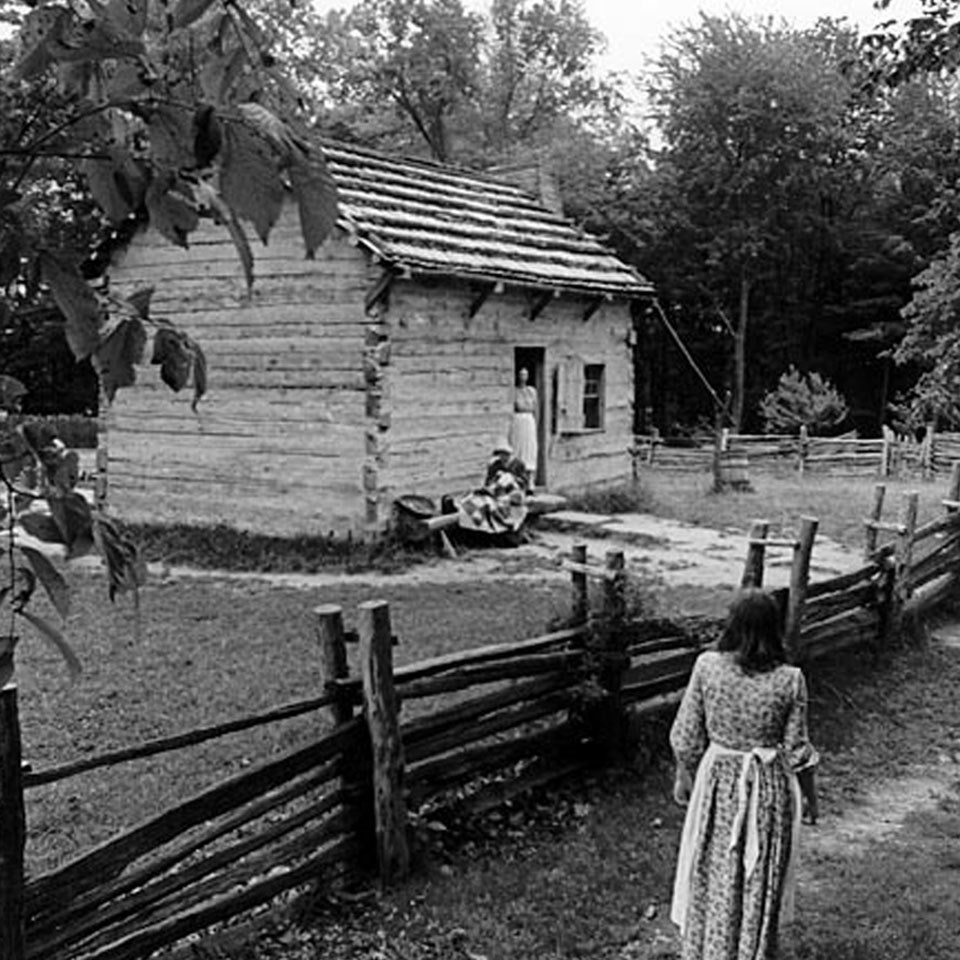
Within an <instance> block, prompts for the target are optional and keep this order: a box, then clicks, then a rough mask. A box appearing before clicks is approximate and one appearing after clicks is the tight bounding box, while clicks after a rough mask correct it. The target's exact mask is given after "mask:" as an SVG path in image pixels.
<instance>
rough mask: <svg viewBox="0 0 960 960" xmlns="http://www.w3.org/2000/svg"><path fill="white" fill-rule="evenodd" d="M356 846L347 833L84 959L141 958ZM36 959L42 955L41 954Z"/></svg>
mask: <svg viewBox="0 0 960 960" xmlns="http://www.w3.org/2000/svg"><path fill="white" fill-rule="evenodd" d="M356 846H357V844H356V841H355V840H354V839H353V838H351V837H344V838H342V839H340V840H338V841H336V842H335V843H334V844H332V845H331V846H329V847H327V848H325V849H324V850H322V851H320V852H319V853H317V854H314V855H311V856H309V857H307V858H306V859H305V860H304V861H302V862H301V863H299V864H297V865H296V866H295V867H291V868H290V869H289V870H287V871H286V872H284V873H280V874H274V875H272V876H270V877H267V878H266V879H263V880H260V881H258V882H257V883H253V884H250V885H249V886H246V887H244V888H243V889H242V890H239V891H235V892H231V893H227V894H223V895H221V896H219V897H217V898H216V899H213V900H211V901H209V902H206V903H203V904H200V905H198V906H194V907H192V908H189V909H186V910H183V911H181V912H180V913H177V914H174V915H173V916H170V917H166V918H164V919H163V920H159V921H156V922H153V923H151V924H150V925H149V926H143V927H141V928H140V929H136V928H135V929H133V930H131V931H130V932H129V933H127V934H125V935H124V936H122V938H120V939H119V940H117V941H116V942H114V943H111V944H108V945H106V946H103V947H100V948H98V949H96V950H94V951H92V952H89V953H85V954H84V956H83V960H140V958H142V957H144V956H148V955H149V954H151V953H153V952H154V951H156V950H159V949H160V948H162V947H165V946H168V945H170V944H172V943H176V942H177V941H178V940H181V939H183V938H184V937H186V936H189V935H190V934H192V933H196V932H198V931H200V930H204V929H206V928H207V927H209V926H212V925H213V924H215V923H220V922H222V921H224V920H229V919H231V918H232V917H235V916H237V915H238V914H240V913H242V912H243V911H245V910H250V909H252V908H253V907H257V906H260V905H262V904H265V903H269V902H270V901H271V900H273V899H274V898H275V897H276V896H278V895H279V894H281V893H283V892H285V891H287V890H290V889H292V888H293V887H298V886H301V885H302V884H305V883H309V882H310V881H313V880H316V879H317V876H318V874H319V873H320V871H321V870H322V869H323V868H324V867H325V866H327V865H328V864H331V863H337V862H338V861H342V860H344V859H345V858H347V857H348V856H349V855H350V854H351V853H352V852H353V851H354V850H355V849H356ZM37 960H40V958H39V957H38V958H37ZM44 960H46V958H44ZM51 960H52V958H51Z"/></svg>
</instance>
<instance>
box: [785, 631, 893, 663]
mask: <svg viewBox="0 0 960 960" xmlns="http://www.w3.org/2000/svg"><path fill="white" fill-rule="evenodd" d="M876 639H877V637H876V635H875V634H872V633H871V632H870V631H868V630H862V629H858V628H855V627H851V628H850V629H849V630H847V631H843V632H840V633H838V634H836V635H834V636H831V637H828V638H826V639H824V640H822V641H820V642H818V643H814V644H810V645H809V646H805V647H803V655H804V656H805V657H806V658H807V659H809V660H819V659H820V658H821V657H829V656H832V655H833V654H835V653H839V652H840V651H841V650H849V649H850V648H851V647H859V646H865V645H869V644H871V643H874V642H875V641H876Z"/></svg>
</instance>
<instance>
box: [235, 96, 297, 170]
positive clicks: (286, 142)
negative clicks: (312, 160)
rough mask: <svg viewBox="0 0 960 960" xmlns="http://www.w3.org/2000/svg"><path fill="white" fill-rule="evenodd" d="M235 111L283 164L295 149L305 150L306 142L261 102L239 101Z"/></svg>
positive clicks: (287, 161) (289, 159) (288, 160)
mask: <svg viewBox="0 0 960 960" xmlns="http://www.w3.org/2000/svg"><path fill="white" fill-rule="evenodd" d="M237 111H238V112H239V114H240V116H241V117H243V119H244V121H245V122H246V123H247V125H248V126H249V127H250V128H251V129H252V130H254V131H255V132H256V133H258V134H259V135H260V136H261V137H263V139H264V140H266V141H267V143H269V144H270V145H271V146H272V147H273V148H274V150H276V151H277V154H278V155H279V157H280V160H281V162H282V163H283V164H284V165H285V164H288V163H290V161H291V159H292V157H293V154H294V153H295V152H296V151H305V150H306V149H307V144H306V142H305V141H303V140H302V139H300V138H299V137H298V136H296V134H294V132H293V131H292V130H291V129H290V127H289V126H287V124H286V123H285V122H284V121H283V120H281V119H280V118H279V117H278V116H277V115H276V114H275V113H271V112H270V111H269V110H268V109H267V108H266V107H265V106H264V105H263V104H262V103H252V102H250V103H241V104H239V105H238V106H237Z"/></svg>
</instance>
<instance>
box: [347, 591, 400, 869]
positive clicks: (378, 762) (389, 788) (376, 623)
mask: <svg viewBox="0 0 960 960" xmlns="http://www.w3.org/2000/svg"><path fill="white" fill-rule="evenodd" d="M358 628H359V634H360V663H361V667H362V670H363V700H364V710H365V712H366V718H367V726H368V728H369V730H370V746H371V753H372V756H373V808H374V816H375V821H376V832H377V860H378V862H379V865H380V882H381V883H382V884H384V885H385V886H386V885H389V884H392V883H397V882H399V881H401V880H403V879H404V878H405V877H406V876H407V875H408V874H409V872H410V848H409V846H408V845H407V810H406V804H405V802H404V798H403V744H402V742H401V740H400V723H399V711H398V709H397V692H396V689H395V688H394V685H393V634H392V633H391V630H390V607H389V605H388V604H387V603H386V602H384V601H382V600H371V601H367V602H366V603H361V604H360V607H359V623H358Z"/></svg>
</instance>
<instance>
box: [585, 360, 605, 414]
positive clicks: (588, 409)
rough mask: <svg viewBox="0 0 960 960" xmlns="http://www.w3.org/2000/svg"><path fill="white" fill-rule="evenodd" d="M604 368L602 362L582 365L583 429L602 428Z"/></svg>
mask: <svg viewBox="0 0 960 960" xmlns="http://www.w3.org/2000/svg"><path fill="white" fill-rule="evenodd" d="M605 374H606V369H605V367H604V365H603V364H602V363H587V364H584V367H583V429H584V430H602V429H603V419H604V417H603V414H604V405H605V404H604V401H605V399H606V397H605V394H606V384H605V380H606V376H605Z"/></svg>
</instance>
